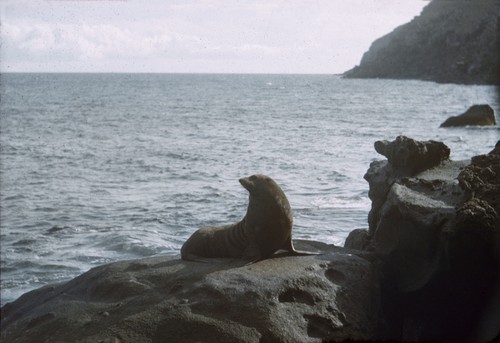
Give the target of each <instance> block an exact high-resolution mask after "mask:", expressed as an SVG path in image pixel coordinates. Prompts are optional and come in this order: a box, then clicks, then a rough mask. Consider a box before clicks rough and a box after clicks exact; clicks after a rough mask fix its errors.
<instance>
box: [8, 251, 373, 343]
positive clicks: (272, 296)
mask: <svg viewBox="0 0 500 343" xmlns="http://www.w3.org/2000/svg"><path fill="white" fill-rule="evenodd" d="M295 246H296V247H297V248H299V249H304V250H310V251H312V250H319V251H322V252H323V255H318V256H307V257H281V258H272V259H267V260H263V261H260V262H258V263H255V264H252V265H245V263H246V262H245V261H241V260H237V259H225V260H224V259H222V260H219V261H214V263H197V262H186V261H182V260H180V259H179V258H178V257H168V256H161V257H153V258H147V259H141V260H135V261H125V262H117V263H112V264H109V265H105V266H101V267H97V268H94V269H92V270H90V271H89V272H87V273H85V274H83V275H81V276H79V277H78V278H76V279H74V280H72V281H69V282H67V283H63V284H60V285H55V286H50V287H45V288H41V289H39V290H36V291H33V292H29V293H27V294H25V295H23V296H22V297H21V298H19V299H18V300H16V301H15V302H13V303H9V304H7V305H5V306H4V307H3V308H2V323H1V340H2V342H89V343H90V342H134V343H136V342H139V343H140V342H158V343H160V342H320V341H343V340H347V339H354V340H358V341H359V340H369V339H373V338H374V337H376V335H377V334H378V332H377V330H378V327H379V326H380V325H379V324H380V323H379V322H380V320H381V316H380V304H379V299H380V294H379V291H380V290H379V287H378V285H379V281H378V273H377V272H376V269H375V267H374V266H375V264H374V262H373V261H372V259H371V258H368V257H369V255H368V254H366V253H363V252H360V251H358V252H354V253H353V252H352V251H350V250H347V249H344V248H337V247H334V246H328V245H326V244H322V243H317V242H307V241H296V242H295Z"/></svg>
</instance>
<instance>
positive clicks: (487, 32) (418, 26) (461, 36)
mask: <svg viewBox="0 0 500 343" xmlns="http://www.w3.org/2000/svg"><path fill="white" fill-rule="evenodd" d="M499 64H500V0H433V1H432V2H431V3H430V4H429V5H427V6H426V7H425V8H424V9H423V10H422V13H421V14H420V16H418V17H415V18H414V19H413V20H412V21H411V22H409V23H407V24H404V25H402V26H400V27H398V28H396V29H395V30H394V31H393V32H391V33H389V34H387V35H385V36H383V37H381V38H379V39H377V40H376V41H375V42H373V43H372V45H371V47H370V49H369V50H368V51H367V52H366V53H365V54H364V55H363V58H362V60H361V63H360V65H359V66H356V67H354V68H353V69H351V70H349V71H347V72H346V73H345V74H344V76H345V77H348V78H392V79H420V80H431V81H436V82H442V83H465V84H500V66H499Z"/></svg>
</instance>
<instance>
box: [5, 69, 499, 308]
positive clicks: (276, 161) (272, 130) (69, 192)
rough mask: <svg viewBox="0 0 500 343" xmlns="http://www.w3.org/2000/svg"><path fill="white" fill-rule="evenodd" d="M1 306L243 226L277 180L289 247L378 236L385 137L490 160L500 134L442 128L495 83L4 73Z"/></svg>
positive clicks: (493, 100)
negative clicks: (251, 182) (373, 202)
mask: <svg viewBox="0 0 500 343" xmlns="http://www.w3.org/2000/svg"><path fill="white" fill-rule="evenodd" d="M0 84H1V86H0V87H1V88H0V90H1V102H0V110H1V117H0V143H1V145H0V168H1V169H0V187H1V192H0V193H1V198H0V206H1V207H0V210H1V211H0V229H1V230H0V234H1V246H0V248H1V302H2V305H3V304H5V303H6V302H9V301H12V300H14V299H16V298H17V297H18V296H20V295H21V294H22V293H24V292H26V291H29V290H32V289H34V288H38V287H40V286H43V285H45V284H48V283H55V282H60V281H65V280H68V279H70V278H73V277H75V276H77V275H79V274H81V273H82V272H85V271H87V270H88V269H90V268H92V267H95V266H97V265H101V264H104V263H108V262H112V261H117V260H123V259H134V258H140V257H145V256H151V255H158V254H164V255H175V254H178V253H179V249H180V247H181V245H182V243H183V242H184V241H185V240H186V239H187V238H188V237H189V235H190V234H191V233H192V232H194V230H196V229H197V228H199V227H202V226H207V225H218V224H227V223H232V222H236V221H238V220H240V219H241V218H242V217H243V216H244V214H245V212H246V206H247V204H248V194H247V192H246V190H245V189H244V188H242V187H241V186H240V184H239V183H238V179H239V178H241V177H243V176H248V175H251V174H254V173H263V174H267V175H269V176H271V177H273V178H274V179H275V180H276V181H277V182H278V184H280V185H281V186H282V188H283V189H284V191H285V193H286V194H287V196H288V198H289V200H290V203H291V205H292V208H293V210H294V229H293V237H294V238H301V239H314V240H319V241H324V242H327V243H333V244H336V245H342V244H343V242H344V240H345V238H346V236H347V235H348V233H349V232H350V231H351V230H353V229H355V228H363V227H367V214H368V211H369V208H370V201H369V199H368V184H367V183H366V181H365V180H364V179H363V175H364V173H365V172H366V170H367V169H368V167H369V164H370V162H371V161H374V160H376V159H382V158H383V156H380V155H377V153H376V152H375V150H374V149H373V143H374V141H376V140H380V139H388V140H393V139H394V138H396V137H397V136H398V135H402V134H403V135H407V136H410V137H412V138H416V139H422V140H429V139H434V140H440V141H443V142H445V143H446V144H447V145H448V146H449V147H450V148H451V149H452V156H451V157H452V159H455V160H458V159H467V158H470V157H472V156H474V155H476V154H481V153H487V152H489V151H490V150H491V149H493V147H494V145H495V143H496V141H497V140H498V139H500V131H499V130H498V126H497V127H489V128H484V127H483V128H478V127H466V128H455V129H441V128H439V125H440V124H441V122H443V121H444V120H445V119H446V118H447V117H449V116H451V115H457V114H460V113H463V112H464V111H465V110H466V109H467V108H468V107H469V106H471V105H473V104H482V103H487V104H490V105H491V106H492V107H493V108H494V110H495V113H496V116H497V121H498V120H499V115H498V113H500V112H499V110H500V105H499V100H498V97H497V94H496V93H495V89H494V88H493V87H491V86H462V85H450V84H436V83H432V82H422V81H395V80H348V79H342V78H340V77H338V76H332V75H210V74H3V75H1V77H0Z"/></svg>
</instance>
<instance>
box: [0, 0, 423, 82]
mask: <svg viewBox="0 0 500 343" xmlns="http://www.w3.org/2000/svg"><path fill="white" fill-rule="evenodd" d="M427 4H428V2H426V1H424V0H158V1H155V0H148V1H135V0H121V1H117V0H114V1H113V0H94V1H92V0H73V1H71V0H45V1H35V0H33V1H22V0H2V1H0V9H1V18H0V19H1V28H0V34H1V37H0V38H1V42H2V44H1V56H0V57H1V59H0V71H1V72H7V71H27V72H31V71H33V72H37V71H42V72H209V73H342V72H344V71H346V70H347V69H350V68H352V67H354V66H355V65H356V64H359V61H360V59H361V57H362V55H363V52H365V51H366V50H367V49H368V48H369V46H370V44H371V43H372V42H373V40H375V39H376V38H378V37H380V36H382V35H384V34H386V33H388V32H390V31H392V30H393V29H394V28H395V27H397V26H399V25H401V24H404V23H406V22H408V21H410V20H411V19H412V18H413V17H415V16H417V15H419V14H420V12H421V10H422V8H423V7H424V6H425V5H427Z"/></svg>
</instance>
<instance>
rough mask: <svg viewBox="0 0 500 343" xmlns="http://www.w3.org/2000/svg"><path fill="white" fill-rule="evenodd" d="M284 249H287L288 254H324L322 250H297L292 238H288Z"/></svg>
mask: <svg viewBox="0 0 500 343" xmlns="http://www.w3.org/2000/svg"><path fill="white" fill-rule="evenodd" d="M283 250H286V251H287V252H288V254H287V255H286V256H309V255H322V254H323V253H321V252H312V251H303V250H295V248H294V246H293V242H292V239H291V238H290V239H288V240H287V242H286V243H285V245H284V247H283Z"/></svg>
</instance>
